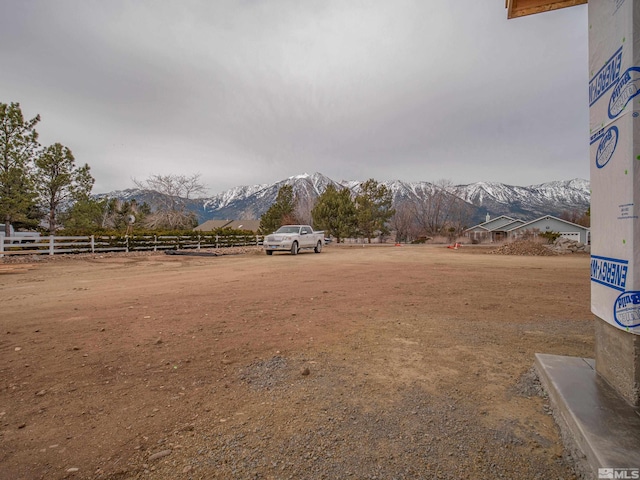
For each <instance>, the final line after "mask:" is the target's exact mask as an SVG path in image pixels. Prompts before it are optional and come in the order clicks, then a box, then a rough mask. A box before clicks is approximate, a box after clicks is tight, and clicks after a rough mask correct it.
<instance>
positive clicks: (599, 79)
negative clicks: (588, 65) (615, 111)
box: [589, 47, 622, 106]
mask: <svg viewBox="0 0 640 480" xmlns="http://www.w3.org/2000/svg"><path fill="white" fill-rule="evenodd" d="M621 68H622V47H620V48H619V49H618V51H617V52H616V53H614V54H613V56H612V57H611V58H610V59H609V60H608V61H607V63H605V64H604V67H602V68H601V69H600V70H599V71H598V73H596V74H595V75H594V76H593V78H592V79H591V80H590V81H589V106H592V105H593V104H594V103H596V101H597V100H598V99H599V98H600V97H602V95H604V94H605V93H606V92H607V90H609V89H610V88H611V87H613V86H614V85H615V84H616V83H618V79H619V78H620V69H621Z"/></svg>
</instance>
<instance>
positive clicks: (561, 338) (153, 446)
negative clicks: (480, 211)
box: [0, 246, 593, 480]
mask: <svg viewBox="0 0 640 480" xmlns="http://www.w3.org/2000/svg"><path fill="white" fill-rule="evenodd" d="M30 261H31V263H15V264H14V263H0V299H1V302H0V304H1V306H2V313H1V317H0V319H1V320H0V326H1V330H0V478H2V479H12V480H14V479H61V478H74V479H75V478H87V479H89V478H91V479H94V478H95V479H218V478H220V479H222V478H224V479H226V478H230V479H236V478H238V479H249V478H260V479H284V478H292V479H316V478H327V479H337V478H357V479H374V478H377V479H394V478H395V479H415V478H438V479H460V478H469V479H490V478H507V479H534V478H540V479H559V478H563V479H566V478H574V473H573V471H572V469H571V463H570V462H568V461H567V460H566V458H565V456H564V451H563V448H562V445H561V442H560V439H559V434H558V430H557V428H556V425H555V423H554V421H553V419H552V417H551V416H550V414H549V411H548V406H547V404H546V403H547V402H546V399H545V398H544V396H541V395H538V394H537V393H538V392H539V386H538V385H537V384H536V379H535V376H534V375H532V373H531V367H532V365H533V361H534V353H536V352H542V353H551V354H560V355H574V356H593V326H592V323H593V318H592V315H591V313H590V311H589V257H588V256H587V255H568V256H558V257H516V256H502V255H486V254H485V252H484V251H483V250H482V249H480V248H473V247H465V248H462V249H460V250H451V249H447V248H444V247H434V246H404V247H373V246H366V247H365V248H363V247H362V246H353V247H349V246H331V247H327V248H325V250H324V251H323V252H322V254H320V255H317V254H314V253H306V252H305V253H302V254H300V255H298V256H291V255H288V254H275V255H273V256H266V255H264V254H262V253H258V252H255V253H248V254H244V255H237V256H223V257H187V256H171V255H163V254H158V255H151V256H126V255H112V256H102V257H101V256H97V255H96V256H84V257H82V258H64V259H56V260H53V261H50V260H44V261H42V260H41V261H35V260H30Z"/></svg>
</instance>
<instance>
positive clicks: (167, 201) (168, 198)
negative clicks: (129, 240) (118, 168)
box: [134, 174, 206, 230]
mask: <svg viewBox="0 0 640 480" xmlns="http://www.w3.org/2000/svg"><path fill="white" fill-rule="evenodd" d="M134 183H135V184H136V186H137V187H138V188H140V189H141V190H145V191H146V192H149V193H151V194H152V195H151V199H150V201H149V203H150V204H151V208H152V212H151V214H150V215H148V216H147V218H146V225H147V227H149V228H166V229H170V230H182V229H189V228H193V227H195V226H196V225H197V218H196V215H195V214H194V213H193V212H190V211H189V210H188V209H187V203H188V200H190V199H192V198H193V197H194V195H197V194H204V193H205V191H206V189H205V187H204V185H203V184H202V183H200V174H193V175H191V176H187V175H152V176H151V177H149V178H148V179H146V180H144V181H138V180H135V179H134Z"/></svg>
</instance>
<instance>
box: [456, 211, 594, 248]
mask: <svg viewBox="0 0 640 480" xmlns="http://www.w3.org/2000/svg"><path fill="white" fill-rule="evenodd" d="M544 232H556V233H559V234H560V236H561V237H564V238H569V239H571V240H576V241H578V242H582V243H584V244H590V243H591V236H590V233H591V231H590V229H589V228H588V227H583V226H582V225H578V224H576V223H572V222H569V221H567V220H562V219H561V218H557V217H554V216H551V215H545V216H544V217H540V218H537V219H535V220H532V221H530V222H525V221H523V220H518V219H514V218H511V217H508V216H506V215H502V216H500V217H496V218H494V219H489V217H488V216H487V221H486V222H483V223H480V224H478V225H475V226H473V227H471V228H468V229H467V230H465V231H464V234H465V236H467V237H469V238H470V239H471V241H472V242H474V243H484V242H502V241H505V240H517V239H518V238H522V237H524V236H526V235H532V236H534V237H535V236H537V235H539V234H540V233H544Z"/></svg>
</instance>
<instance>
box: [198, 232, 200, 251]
mask: <svg viewBox="0 0 640 480" xmlns="http://www.w3.org/2000/svg"><path fill="white" fill-rule="evenodd" d="M198 250H200V234H198Z"/></svg>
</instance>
